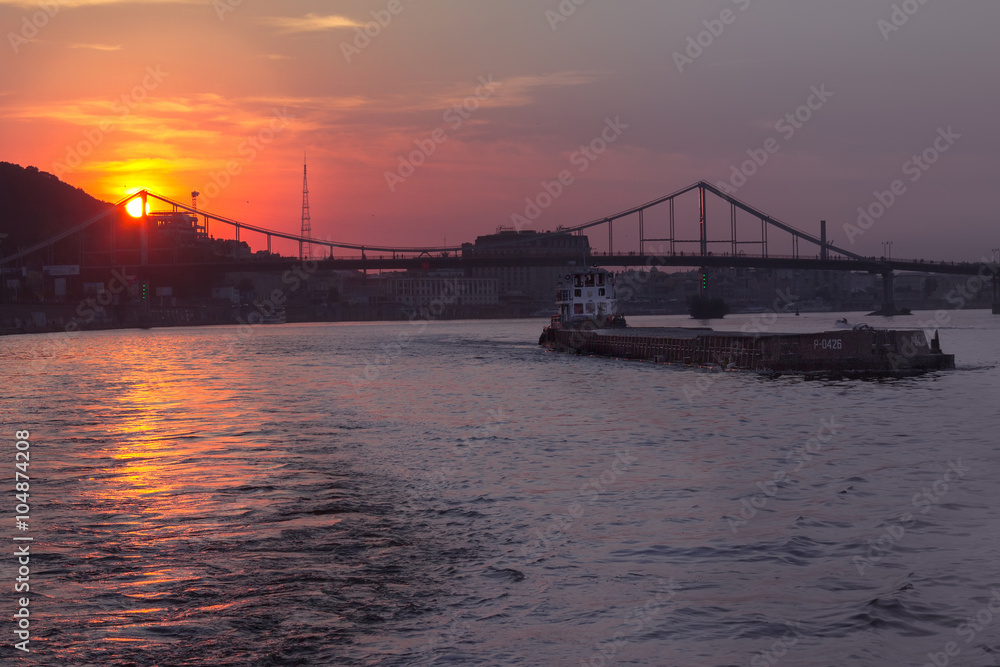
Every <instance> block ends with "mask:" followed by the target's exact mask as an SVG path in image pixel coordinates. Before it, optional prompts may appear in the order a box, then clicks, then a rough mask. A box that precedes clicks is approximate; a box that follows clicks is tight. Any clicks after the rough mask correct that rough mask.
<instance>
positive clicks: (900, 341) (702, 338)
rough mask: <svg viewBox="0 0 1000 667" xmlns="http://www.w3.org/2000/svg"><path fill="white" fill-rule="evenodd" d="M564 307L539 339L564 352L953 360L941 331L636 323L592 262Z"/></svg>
mask: <svg viewBox="0 0 1000 667" xmlns="http://www.w3.org/2000/svg"><path fill="white" fill-rule="evenodd" d="M556 301H557V306H558V309H559V312H558V313H557V314H556V315H554V316H553V317H552V321H551V323H550V324H549V326H547V327H545V329H544V330H543V332H542V335H541V338H540V339H539V341H538V342H539V344H540V345H542V346H544V347H546V348H549V349H552V350H558V351H563V352H571V353H575V354H592V355H601V356H609V357H619V358H623V359H640V360H645V361H653V362H658V363H665V364H679V365H685V366H703V367H716V368H721V369H723V370H743V371H755V372H761V373H801V374H806V375H830V374H835V375H847V376H902V375H913V374H919V373H924V372H927V371H932V370H941V369H950V368H954V367H955V356H954V355H952V354H944V353H943V352H942V351H941V345H940V340H939V338H938V334H937V332H935V334H934V336H933V337H932V338H931V339H930V340H928V338H927V335H926V334H925V333H924V331H923V330H921V329H876V328H874V327H870V326H868V325H865V324H859V325H856V326H854V327H853V328H852V329H847V330H845V329H839V330H835V331H823V332H819V333H810V334H802V333H771V332H728V331H714V330H712V329H709V328H694V327H691V328H688V327H630V326H628V324H627V323H626V322H625V319H624V317H623V316H622V314H621V313H620V312H619V311H618V304H617V300H616V298H615V276H614V274H612V273H610V272H608V271H605V270H603V269H587V270H584V271H579V272H576V273H571V274H568V275H567V276H566V279H565V281H564V282H562V283H560V285H559V290H558V293H557V297H556Z"/></svg>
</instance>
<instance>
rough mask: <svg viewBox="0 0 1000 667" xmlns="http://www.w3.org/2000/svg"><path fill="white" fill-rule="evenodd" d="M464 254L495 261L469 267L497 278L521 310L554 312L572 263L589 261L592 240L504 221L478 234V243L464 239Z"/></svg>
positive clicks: (502, 293) (507, 300) (503, 294)
mask: <svg viewBox="0 0 1000 667" xmlns="http://www.w3.org/2000/svg"><path fill="white" fill-rule="evenodd" d="M462 257H463V258H464V259H473V258H474V259H484V260H493V261H495V265H493V266H479V267H474V268H471V269H469V270H468V275H469V276H470V277H472V278H486V279H493V280H496V281H497V289H498V297H499V302H500V304H501V305H505V306H507V307H508V308H510V309H512V311H513V312H516V313H518V314H521V315H531V314H534V313H536V312H540V311H546V312H548V313H551V312H554V309H555V295H556V289H557V286H558V284H559V281H560V280H562V279H564V278H565V276H566V273H567V269H569V268H573V269H576V270H579V269H581V268H584V267H586V266H587V261H588V258H589V257H590V240H589V239H588V238H587V237H586V236H584V235H575V234H571V233H570V232H565V233H559V230H558V229H557V230H556V233H554V234H553V233H548V232H542V233H540V232H537V231H534V230H524V231H517V230H515V229H513V228H505V227H499V228H497V231H496V233H495V234H489V235H487V236H480V237H477V238H476V241H475V243H463V244H462Z"/></svg>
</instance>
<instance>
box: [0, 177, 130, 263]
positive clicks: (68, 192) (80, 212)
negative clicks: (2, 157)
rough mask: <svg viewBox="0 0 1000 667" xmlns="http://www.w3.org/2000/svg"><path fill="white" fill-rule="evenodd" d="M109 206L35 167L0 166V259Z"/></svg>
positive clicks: (109, 205)
mask: <svg viewBox="0 0 1000 667" xmlns="http://www.w3.org/2000/svg"><path fill="white" fill-rule="evenodd" d="M111 206H112V205H111V204H109V203H107V202H103V201H101V200H99V199H95V198H94V197H91V196H90V195H88V194H87V193H86V192H84V191H83V190H81V189H80V188H75V187H73V186H72V185H70V184H68V183H64V182H62V181H60V180H59V179H58V178H56V177H55V176H53V175H52V174H50V173H48V172H44V171H39V170H38V168H37V167H21V166H20V165H16V164H11V163H9V162H0V234H7V237H6V238H4V239H3V240H2V241H0V256H6V255H10V254H13V253H15V252H17V251H18V250H20V249H23V248H27V247H28V246H30V245H32V244H34V243H38V242H40V241H44V240H45V239H48V238H51V237H53V236H55V235H56V234H58V233H60V232H62V231H64V230H66V229H69V228H70V227H73V226H75V225H77V224H79V223H81V222H83V221H84V220H86V219H87V218H90V217H92V216H94V215H96V214H98V213H100V212H101V211H103V210H105V209H107V208H109V207H111Z"/></svg>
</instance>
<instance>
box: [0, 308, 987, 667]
mask: <svg viewBox="0 0 1000 667" xmlns="http://www.w3.org/2000/svg"><path fill="white" fill-rule="evenodd" d="M840 316H841V314H831V313H824V314H804V315H802V316H800V317H794V316H790V315H784V314H782V315H781V316H779V317H778V321H777V322H773V323H770V322H769V323H768V326H769V327H770V329H771V330H776V331H816V330H823V329H830V328H832V325H833V320H834V319H836V318H837V317H840ZM847 317H848V318H849V319H850V320H851V321H852V322H853V321H859V320H860V319H862V318H860V316H859V315H857V314H848V315H847ZM947 317H948V323H947V324H946V325H944V326H941V327H940V331H941V344H942V347H943V348H944V350H945V351H946V352H951V353H954V354H956V358H957V363H958V366H959V369H958V370H955V371H947V372H938V373H933V374H928V375H923V376H920V377H916V378H908V379H901V380H882V381H863V380H851V381H847V380H843V381H833V380H804V379H802V378H798V377H794V376H784V377H780V378H766V377H762V376H759V375H754V374H749V373H723V372H717V371H711V370H698V369H685V368H673V367H666V366H660V365H654V364H650V363H644V362H628V361H621V360H615V359H606V358H587V357H576V356H570V355H562V354H557V353H553V352H548V351H544V350H542V349H540V348H539V347H538V345H537V339H538V335H539V333H540V331H541V327H542V326H543V324H544V322H543V321H541V320H519V321H500V322H496V321H489V322H430V323H423V324H419V325H418V324H415V323H407V322H397V323H377V324H337V325H331V324H302V325H291V324H290V325H272V326H257V327H252V328H244V329H238V328H236V327H206V328H190V329H154V330H148V331H139V330H133V331H107V332H93V333H86V334H82V335H78V336H76V337H74V338H72V339H70V340H68V341H62V342H60V341H59V339H58V338H53V337H52V336H10V337H5V338H3V339H0V360H2V364H3V370H4V379H3V383H2V385H0V386H2V392H0V396H2V399H0V400H2V405H3V413H2V423H3V428H4V429H5V431H6V432H5V434H4V442H6V443H7V445H5V450H6V453H5V454H4V455H3V458H2V460H3V461H4V462H5V463H4V465H5V466H6V467H7V471H6V472H4V473H3V477H4V478H8V479H12V478H13V476H14V467H13V466H14V451H15V448H14V441H15V438H14V431H15V430H17V429H26V430H30V447H31V449H30V453H31V459H30V468H29V469H28V470H29V474H30V527H29V531H27V532H18V531H17V530H15V529H14V527H13V526H14V517H13V513H14V510H13V507H14V504H15V502H16V501H15V500H14V498H13V494H14V491H13V489H12V484H6V485H4V489H5V490H4V492H3V493H4V495H5V496H9V498H8V499H7V500H6V501H5V502H6V503H7V504H6V505H5V506H6V507H7V508H8V509H7V514H8V515H10V516H8V521H9V523H8V526H9V528H8V537H3V535H0V539H5V540H7V541H8V547H5V548H4V549H3V550H2V552H3V553H4V554H5V555H4V556H3V557H0V575H2V577H3V578H4V581H5V582H8V583H5V584H3V587H2V588H0V590H4V591H6V593H5V594H4V595H3V598H4V599H3V600H2V602H0V604H2V606H3V607H4V608H5V609H8V612H12V611H13V610H14V609H15V608H16V604H17V599H18V598H19V597H20V596H21V595H25V594H24V593H18V594H15V593H14V592H13V582H14V578H15V576H16V572H15V570H16V568H17V563H16V560H15V558H14V557H13V556H12V555H11V554H13V551H14V547H13V545H14V544H21V543H15V542H12V541H11V539H12V538H13V537H14V536H18V535H20V536H31V537H32V538H33V541H32V542H31V543H30V544H31V554H32V555H31V561H30V569H31V574H30V593H28V595H30V610H31V616H30V619H31V620H30V633H31V634H30V650H31V651H32V653H31V654H30V655H27V654H23V655H22V654H20V653H19V652H18V651H15V650H14V649H13V644H14V642H15V641H16V636H15V635H14V633H13V631H14V629H15V624H14V621H13V620H10V618H11V617H10V616H9V614H6V615H5V616H6V617H7V619H8V620H5V621H2V625H3V630H2V632H0V636H2V637H4V638H5V639H4V641H3V647H2V650H3V652H4V654H5V655H6V656H7V657H8V658H9V657H10V656H12V655H22V657H24V658H25V662H24V664H29V663H30V664H39V665H91V664H92V665H112V664H115V665H117V664H136V665H381V664H384V665H431V664H433V665H510V664H523V665H574V666H575V665H593V666H594V667H601V666H602V665H613V664H621V665H707V666H716V665H720V666H721V665H750V666H751V667H757V666H759V665H790V666H791V665H836V666H841V665H924V664H938V665H939V666H940V665H943V664H961V665H1000V597H996V598H994V597H992V596H993V594H994V593H993V592H994V591H1000V511H998V502H997V501H998V496H1000V487H998V485H997V481H998V480H1000V452H998V449H1000V447H998V443H997V433H1000V415H998V410H997V405H998V399H1000V369H998V364H1000V344H998V343H1000V317H997V316H993V315H990V314H989V313H987V312H984V311H956V312H950V313H948V314H947ZM751 319H752V316H746V315H736V316H730V317H729V318H727V319H726V320H725V321H724V322H722V323H716V326H717V328H721V329H738V328H740V327H741V326H742V325H743V324H745V323H747V322H749V321H750V320H751ZM926 319H928V314H927V313H918V314H917V315H916V316H915V317H910V318H898V319H897V321H896V324H898V325H905V326H913V325H914V324H915V323H916V322H919V321H921V320H926ZM869 321H870V322H871V323H872V324H876V325H884V324H885V320H869ZM632 324H633V325H636V324H645V325H677V324H690V321H685V320H684V319H683V318H680V317H649V318H635V321H633V322H632ZM22 543H23V542H22Z"/></svg>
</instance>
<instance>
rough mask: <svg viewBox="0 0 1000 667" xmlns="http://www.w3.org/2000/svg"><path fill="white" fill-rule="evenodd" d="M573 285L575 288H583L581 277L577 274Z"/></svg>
mask: <svg viewBox="0 0 1000 667" xmlns="http://www.w3.org/2000/svg"><path fill="white" fill-rule="evenodd" d="M575 285H576V286H577V287H583V276H581V275H579V274H577V276H576V282H575Z"/></svg>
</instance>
